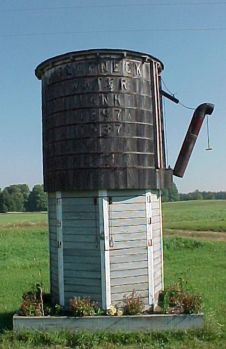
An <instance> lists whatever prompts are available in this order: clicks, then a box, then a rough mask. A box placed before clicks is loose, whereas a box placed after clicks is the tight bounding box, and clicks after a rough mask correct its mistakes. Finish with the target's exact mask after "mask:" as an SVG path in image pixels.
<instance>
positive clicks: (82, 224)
mask: <svg viewBox="0 0 226 349" xmlns="http://www.w3.org/2000/svg"><path fill="white" fill-rule="evenodd" d="M63 224H64V229H65V228H66V229H68V228H74V229H77V228H80V229H84V230H85V229H86V228H94V229H96V220H95V219H86V220H85V219H84V220H76V219H70V220H66V221H64V222H63Z"/></svg>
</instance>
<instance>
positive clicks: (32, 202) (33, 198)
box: [27, 184, 47, 211]
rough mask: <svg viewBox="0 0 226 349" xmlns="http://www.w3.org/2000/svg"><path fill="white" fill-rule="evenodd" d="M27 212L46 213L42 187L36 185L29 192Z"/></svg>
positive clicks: (45, 198) (45, 201) (45, 196)
mask: <svg viewBox="0 0 226 349" xmlns="http://www.w3.org/2000/svg"><path fill="white" fill-rule="evenodd" d="M27 210H28V211H46V210H47V195H46V193H45V192H44V190H43V185H40V184H36V185H35V186H34V187H33V189H32V191H31V192H30V195H29V198H28V203H27Z"/></svg>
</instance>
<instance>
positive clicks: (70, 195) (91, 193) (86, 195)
mask: <svg viewBox="0 0 226 349" xmlns="http://www.w3.org/2000/svg"><path fill="white" fill-rule="evenodd" d="M97 195H98V192H97V191H96V190H95V191H74V192H68V191H67V192H62V197H63V198H73V199H77V198H90V197H91V198H92V197H97Z"/></svg>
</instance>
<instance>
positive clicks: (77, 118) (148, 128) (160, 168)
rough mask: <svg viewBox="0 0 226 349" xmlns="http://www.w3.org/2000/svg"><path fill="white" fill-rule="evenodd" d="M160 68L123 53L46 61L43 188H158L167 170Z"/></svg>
mask: <svg viewBox="0 0 226 349" xmlns="http://www.w3.org/2000/svg"><path fill="white" fill-rule="evenodd" d="M162 69H163V64H162V63H161V62H160V61H159V60H158V59H156V58H153V57H152V56H150V55H145V54H141V53H137V52H132V51H122V50H90V51H82V52H72V53H67V54H65V55H62V56H58V57H55V58H51V59H49V60H47V61H45V62H43V63H41V64H40V65H39V66H38V67H37V69H36V75H37V77H38V78H40V79H42V106H43V154H44V187H45V190H46V191H48V192H55V191H57V190H75V189H76V190H95V189H104V190H105V189H132V188H134V189H144V188H145V189H150V188H152V189H160V188H164V187H166V186H169V185H170V184H171V180H172V172H171V171H170V170H166V169H165V150H164V134H163V123H162V110H161V95H160V73H161V70H162Z"/></svg>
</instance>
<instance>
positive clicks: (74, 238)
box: [63, 234, 99, 247]
mask: <svg viewBox="0 0 226 349" xmlns="http://www.w3.org/2000/svg"><path fill="white" fill-rule="evenodd" d="M63 238H64V243H66V242H72V243H75V244H77V243H94V244H96V245H97V244H98V243H99V235H98V236H97V235H96V234H90V235H72V234H70V235H67V234H64V237H63ZM96 247H99V246H98V245H97V246H96Z"/></svg>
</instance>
